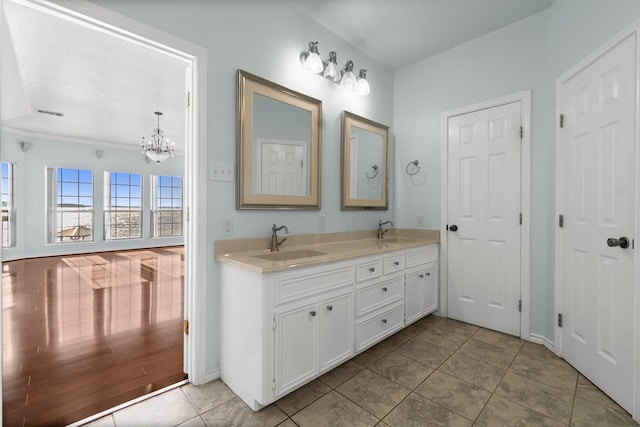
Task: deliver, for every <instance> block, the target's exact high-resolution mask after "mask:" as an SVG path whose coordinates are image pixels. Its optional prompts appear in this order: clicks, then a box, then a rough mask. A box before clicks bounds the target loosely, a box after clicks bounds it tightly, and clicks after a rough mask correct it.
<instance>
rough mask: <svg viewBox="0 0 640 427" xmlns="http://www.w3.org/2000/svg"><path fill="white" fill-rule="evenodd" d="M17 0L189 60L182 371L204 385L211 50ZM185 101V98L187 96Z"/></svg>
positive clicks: (73, 5)
mask: <svg viewBox="0 0 640 427" xmlns="http://www.w3.org/2000/svg"><path fill="white" fill-rule="evenodd" d="M0 1H3V2H4V1H14V2H17V3H19V4H23V5H26V6H29V7H33V8H35V9H37V10H40V11H42V12H45V13H47V14H50V15H55V16H57V17H60V18H62V19H66V20H69V21H73V22H76V23H79V24H80V25H83V26H85V27H87V28H90V29H92V30H94V31H99V32H102V33H105V34H108V35H110V36H113V37H116V38H119V39H121V40H124V41H126V42H129V43H134V44H137V45H139V46H143V47H145V48H147V49H150V50H153V51H155V52H158V53H161V54H163V55H168V56H172V57H174V58H178V59H181V60H183V61H185V63H187V64H189V69H190V74H189V75H188V76H187V77H188V78H187V82H186V84H187V85H189V84H190V86H191V87H190V89H189V88H188V87H187V88H185V90H187V91H188V92H190V94H191V96H190V97H191V100H190V108H185V111H186V112H185V121H186V122H185V178H186V179H185V185H184V202H183V209H184V210H185V212H184V218H185V227H184V228H183V229H184V231H185V236H184V238H185V243H184V245H185V286H184V295H185V297H184V318H185V319H187V320H189V323H190V325H189V334H188V335H187V334H185V335H184V346H183V350H184V367H183V369H184V372H186V373H187V374H188V376H189V381H190V382H191V383H193V384H194V385H200V384H204V383H205V382H206V378H205V361H206V342H207V334H206V317H205V315H206V290H207V289H206V286H207V244H206V239H202V238H201V239H198V236H207V235H208V234H207V210H206V207H207V138H206V136H207V50H206V49H205V48H203V47H201V46H198V45H195V44H192V43H190V42H188V41H186V40H183V39H180V38H178V37H175V36H173V35H171V34H168V33H165V32H163V31H160V30H158V29H156V28H153V27H151V26H149V25H146V24H143V23H140V22H138V21H135V20H133V19H130V18H127V17H125V16H123V15H120V14H117V13H115V12H112V11H110V10H108V9H105V8H103V7H101V6H98V5H95V4H92V3H89V2H88V1H85V0H51V1H46V0H0ZM185 105H186V99H185Z"/></svg>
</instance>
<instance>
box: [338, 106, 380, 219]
mask: <svg viewBox="0 0 640 427" xmlns="http://www.w3.org/2000/svg"><path fill="white" fill-rule="evenodd" d="M388 150H389V128H388V127H387V126H384V125H381V124H379V123H376V122H374V121H371V120H369V119H365V118H364V117H360V116H357V115H355V114H353V113H350V112H348V111H343V113H342V209H343V210H349V209H381V210H385V209H388V208H389V200H388V181H389V178H388Z"/></svg>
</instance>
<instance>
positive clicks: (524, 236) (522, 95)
mask: <svg viewBox="0 0 640 427" xmlns="http://www.w3.org/2000/svg"><path fill="white" fill-rule="evenodd" d="M513 102H520V105H521V108H522V109H521V116H522V128H523V135H522V141H521V156H520V168H521V169H520V176H521V180H520V211H521V212H522V226H521V227H520V298H521V300H522V311H521V312H520V337H521V338H522V339H526V340H532V341H541V340H539V339H537V338H536V339H532V337H531V336H530V334H529V325H530V319H529V316H530V314H529V313H530V306H529V295H530V281H531V273H530V262H531V257H530V241H531V90H525V91H522V92H518V93H514V94H511V95H506V96H503V97H500V98H495V99H491V100H489V101H484V102H480V103H477V104H472V105H467V106H465V107H461V108H456V109H454V110H449V111H445V112H443V113H442V114H441V126H440V131H441V137H440V140H441V145H440V155H441V161H440V164H441V165H442V170H441V175H440V179H441V182H442V184H441V190H440V191H441V193H440V314H441V315H442V316H444V317H447V315H448V302H447V301H448V300H447V298H448V295H449V290H448V285H449V277H448V271H447V269H448V265H449V260H448V258H447V249H448V233H447V230H446V227H447V216H448V190H449V183H448V176H449V163H448V162H449V152H448V147H447V141H448V133H449V132H448V129H449V119H451V118H452V117H455V116H460V115H463V114H468V113H473V112H475V111H479V110H486V109H488V108H493V107H499V106H501V105H505V104H511V103H513Z"/></svg>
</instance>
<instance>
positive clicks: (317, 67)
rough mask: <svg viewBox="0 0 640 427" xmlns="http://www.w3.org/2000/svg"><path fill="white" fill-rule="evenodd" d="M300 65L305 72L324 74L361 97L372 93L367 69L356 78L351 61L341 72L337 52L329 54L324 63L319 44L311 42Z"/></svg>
mask: <svg viewBox="0 0 640 427" xmlns="http://www.w3.org/2000/svg"><path fill="white" fill-rule="evenodd" d="M300 63H301V64H302V67H303V68H304V69H305V70H307V71H310V72H312V73H314V74H320V73H322V77H325V78H327V79H329V80H331V81H332V82H334V83H338V84H340V86H342V87H344V88H347V89H349V90H352V91H354V92H356V93H358V94H359V95H368V94H369V93H370V92H371V87H370V86H369V82H368V81H367V70H366V69H364V68H363V69H361V70H360V74H359V76H358V77H356V75H355V74H354V73H353V61H351V60H349V61H347V62H346V64H345V65H344V67H342V70H340V68H338V54H337V53H336V52H335V51H331V52H329V59H328V60H327V61H326V62H322V60H321V59H320V54H319V53H318V42H309V47H308V49H307V50H306V51H305V52H303V53H302V54H301V55H300Z"/></svg>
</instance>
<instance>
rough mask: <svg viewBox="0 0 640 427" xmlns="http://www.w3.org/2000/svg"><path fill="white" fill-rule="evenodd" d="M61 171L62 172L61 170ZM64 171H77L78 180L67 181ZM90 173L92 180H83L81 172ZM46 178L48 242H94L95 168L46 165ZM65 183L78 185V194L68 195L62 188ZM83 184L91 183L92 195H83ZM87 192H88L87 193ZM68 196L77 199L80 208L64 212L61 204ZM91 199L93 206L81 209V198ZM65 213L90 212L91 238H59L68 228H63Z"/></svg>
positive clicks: (58, 243)
mask: <svg viewBox="0 0 640 427" xmlns="http://www.w3.org/2000/svg"><path fill="white" fill-rule="evenodd" d="M59 171H60V172H59ZM64 171H76V172H77V175H78V176H77V180H75V181H67V180H65V179H62V178H63V174H64ZM87 172H88V173H89V174H90V177H91V180H90V182H86V181H82V179H83V178H81V176H80V175H81V173H87ZM45 177H46V178H45V179H46V191H47V200H46V206H47V210H46V212H47V219H46V234H47V239H46V243H47V244H49V245H61V244H78V243H93V242H95V174H94V171H93V169H81V168H70V167H59V166H46V167H45ZM64 184H75V185H77V194H70V195H67V194H65V193H64V192H61V191H60V190H61V189H62V188H64V187H65V185H64ZM81 184H82V185H83V186H86V185H90V186H91V191H90V196H87V195H84V196H83V195H81ZM85 194H86V193H85ZM66 198H71V199H74V198H75V199H77V202H78V203H77V206H78V209H77V210H75V211H67V212H62V211H61V210H60V207H61V206H59V205H60V204H62V203H64V200H65V199H66ZM87 198H90V199H91V206H90V208H89V209H79V207H80V200H81V199H87ZM65 213H67V214H68V213H75V214H76V215H77V216H78V219H79V218H80V215H81V214H82V213H85V214H88V217H89V220H90V226H91V236H90V237H89V239H86V238H76V239H73V238H69V239H68V240H63V239H64V237H61V238H59V237H58V233H59V232H61V231H63V230H65V229H67V228H68V227H67V228H63V224H64V219H63V218H64V216H65ZM80 225H82V224H80V221H79V220H78V226H80Z"/></svg>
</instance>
